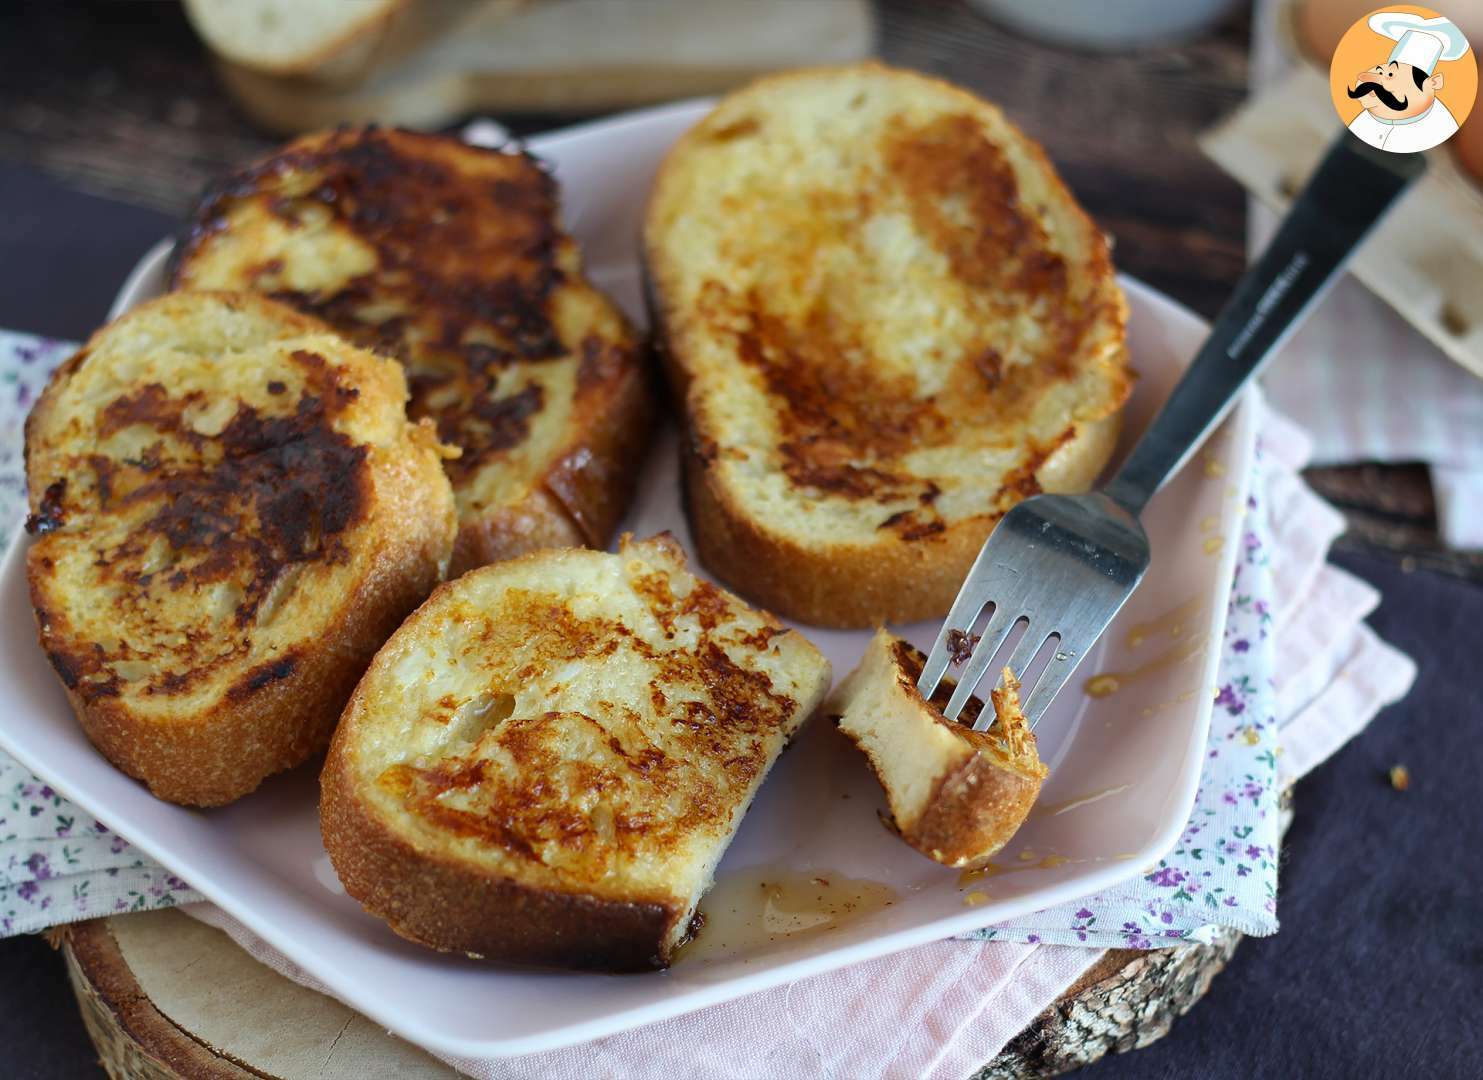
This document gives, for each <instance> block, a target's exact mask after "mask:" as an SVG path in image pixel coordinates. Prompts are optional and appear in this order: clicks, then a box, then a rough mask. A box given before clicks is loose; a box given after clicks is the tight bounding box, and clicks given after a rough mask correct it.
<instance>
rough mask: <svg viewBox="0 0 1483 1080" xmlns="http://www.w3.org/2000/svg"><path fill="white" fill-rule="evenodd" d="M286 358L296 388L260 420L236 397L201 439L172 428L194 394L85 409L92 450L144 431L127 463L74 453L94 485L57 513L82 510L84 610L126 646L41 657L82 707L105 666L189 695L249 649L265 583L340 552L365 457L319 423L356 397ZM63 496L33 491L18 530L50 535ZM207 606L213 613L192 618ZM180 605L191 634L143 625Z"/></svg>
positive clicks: (156, 394)
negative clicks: (111, 626) (99, 609)
mask: <svg viewBox="0 0 1483 1080" xmlns="http://www.w3.org/2000/svg"><path fill="white" fill-rule="evenodd" d="M291 358H292V361H293V363H294V364H295V365H297V366H298V367H299V369H300V370H301V372H302V373H303V379H304V387H303V391H302V393H301V395H300V396H299V398H298V399H297V401H296V402H290V401H287V400H284V402H283V407H284V409H285V410H286V411H284V412H282V413H277V412H275V413H272V414H265V413H263V412H262V411H260V410H258V409H256V408H254V407H252V406H250V405H248V404H247V403H246V402H243V401H240V400H239V401H238V402H237V406H236V409H235V411H234V412H233V413H232V415H231V417H230V419H229V420H228V421H227V422H226V423H225V425H224V426H223V427H222V428H221V430H220V431H219V433H217V434H214V435H213V434H203V433H202V432H201V431H200V430H198V429H197V427H195V426H192V424H191V423H190V422H189V421H188V420H187V419H186V412H187V410H188V409H190V408H191V407H193V406H197V405H200V404H202V402H203V400H204V397H205V395H204V394H202V393H201V392H199V391H196V392H191V393H187V394H184V395H182V396H179V397H176V396H172V395H171V393H170V391H169V390H168V389H167V388H166V387H164V386H163V385H161V384H159V383H149V384H146V385H144V386H142V387H139V388H138V389H136V390H134V391H132V392H129V393H126V394H123V395H122V396H120V397H117V398H115V399H114V400H112V401H111V402H109V403H108V404H107V405H105V406H104V407H103V408H102V409H101V410H100V411H99V418H98V421H97V432H98V438H99V439H100V440H106V439H108V438H109V437H110V436H112V435H115V434H117V433H119V432H122V431H125V430H126V429H137V428H146V429H149V430H150V432H151V435H150V436H147V438H149V439H150V440H151V441H150V442H149V445H148V449H146V450H145V451H144V452H143V453H142V454H141V456H139V457H138V458H123V459H119V460H115V459H113V458H109V457H106V456H104V455H102V454H91V455H88V457H87V458H86V459H85V465H86V467H87V468H88V469H89V470H90V471H91V472H92V473H93V476H94V485H93V488H92V491H91V493H88V492H87V491H86V489H83V490H81V491H79V493H78V495H77V499H78V500H87V501H88V502H90V503H91V505H88V504H85V503H84V502H83V501H79V502H78V503H77V504H76V506H75V507H73V508H72V509H75V510H77V511H79V512H82V513H83V514H84V516H85V515H86V514H93V515H95V516H91V517H87V516H85V520H87V521H89V522H90V524H89V525H88V526H87V527H88V528H89V529H90V530H91V531H92V532H93V533H94V534H95V535H96V536H97V537H98V541H97V548H96V550H97V558H96V561H95V562H94V564H93V572H94V575H95V578H96V582H97V586H98V590H99V591H98V600H97V602H98V603H113V604H116V605H118V606H119V608H120V610H119V612H118V618H117V625H118V626H120V627H128V628H130V632H131V633H132V634H135V635H137V637H136V642H135V643H134V644H131V643H130V642H129V641H123V640H120V641H116V642H111V643H108V644H107V645H105V644H104V643H95V644H94V645H93V647H92V648H91V649H89V650H87V651H86V652H82V653H78V654H75V655H67V656H63V655H60V654H57V653H54V654H53V655H52V662H53V665H54V666H55V667H56V668H57V671H58V673H59V674H61V675H62V677H63V679H64V680H65V681H67V682H68V685H70V686H73V687H74V688H75V689H76V690H77V691H78V692H79V693H80V694H81V695H82V696H83V698H84V699H92V698H95V697H99V696H111V695H116V694H117V693H118V692H119V689H120V676H119V674H118V671H119V665H120V664H121V663H130V662H132V663H133V664H135V665H136V666H138V668H139V672H138V677H140V678H144V679H147V680H148V681H147V684H146V690H145V692H146V693H151V694H154V693H159V694H180V693H185V692H189V691H191V690H193V689H195V688H196V686H198V685H199V684H200V683H201V682H202V681H203V680H206V679H208V678H209V677H210V675H209V673H210V670H211V669H212V668H213V667H215V666H217V665H218V664H220V663H223V662H225V661H227V660H229V659H231V658H232V657H234V656H237V655H243V654H245V653H246V652H247V651H248V650H249V649H250V648H251V632H252V628H253V627H254V626H255V625H256V623H257V621H258V617H259V614H260V611H261V609H262V608H263V606H264V604H265V602H267V600H268V598H269V597H270V595H271V594H272V593H273V591H274V589H275V587H285V586H291V584H292V578H293V576H294V574H295V573H296V572H297V570H296V568H298V567H301V566H303V565H305V564H308V563H313V562H320V561H326V562H331V563H334V562H339V561H342V560H344V559H345V558H346V557H347V551H346V548H345V545H344V543H343V539H342V538H343V535H344V534H345V533H346V532H347V530H349V529H351V528H353V527H354V526H355V525H356V524H357V523H358V522H359V521H361V520H362V518H363V517H364V514H365V507H366V505H367V498H368V492H367V488H366V485H367V483H368V480H367V476H366V474H367V469H368V466H367V464H366V448H365V447H364V446H360V445H355V444H353V443H352V442H351V441H350V440H349V439H348V438H347V437H346V436H345V435H343V434H341V433H340V432H338V431H336V430H335V429H334V427H333V420H334V418H335V417H336V416H337V415H338V414H339V413H340V412H341V411H342V410H343V409H344V408H345V406H346V405H347V404H348V403H349V402H351V401H353V400H355V398H356V396H357V393H358V392H357V390H356V389H355V387H353V386H348V385H345V384H344V383H343V382H342V381H341V376H340V373H339V372H338V371H337V369H335V368H334V367H332V366H331V365H330V364H328V363H327V362H326V361H325V359H324V358H323V357H321V356H319V355H317V354H316V353H313V352H309V351H304V350H299V351H297V352H295V353H293V354H292V357H291ZM278 385H279V386H280V389H281V390H286V387H283V385H282V384H278ZM270 392H271V390H270ZM66 494H67V487H66V484H65V482H62V481H59V482H58V483H56V484H53V485H51V487H50V488H48V489H47V494H46V496H45V497H44V498H43V500H42V509H41V512H40V514H38V515H36V517H37V518H38V519H39V520H40V524H39V525H38V526H36V527H35V528H33V531H37V532H45V531H48V530H49V529H52V528H58V527H65V524H66V521H67V516H68V508H67V507H66V506H65V498H66ZM109 538H113V539H109ZM177 594H180V595H181V596H182V597H183V599H177V598H175V597H176V595H177ZM207 596H212V597H216V598H218V599H217V603H225V604H227V605H229V609H230V610H229V612H226V613H215V612H207V611H203V610H201V607H202V605H203V603H204V602H205V598H206V597H207ZM180 603H184V604H186V605H187V606H188V608H189V609H191V610H192V614H193V616H194V618H195V619H196V620H197V621H198V623H199V625H198V627H197V628H195V629H182V628H180V627H179V625H178V616H177V617H176V618H174V619H171V618H169V617H165V618H163V621H159V622H157V620H156V614H155V613H156V611H157V610H158V609H163V608H169V607H174V606H176V605H178V604H180ZM42 614H43V618H45V617H46V615H45V613H44V612H43V613H42ZM216 614H227V623H228V625H229V626H230V627H232V628H233V630H231V631H229V632H228V633H227V634H225V635H222V634H212V633H211V632H210V631H209V629H207V628H206V623H207V622H208V621H209V620H211V619H212V618H213V617H214V615H216ZM177 631H179V632H177ZM146 643H149V644H146ZM151 648H156V649H158V650H159V651H158V652H152V651H150V650H151ZM293 666H294V660H293V658H292V657H282V658H279V659H276V660H273V661H271V662H268V663H266V664H264V665H262V666H260V667H258V668H256V669H254V670H252V671H251V672H249V673H248V674H247V675H246V676H245V677H244V678H243V679H242V680H241V681H240V682H239V683H238V684H237V685H235V686H233V687H232V688H231V689H230V690H229V695H230V696H234V697H241V696H245V695H247V694H250V693H253V692H255V691H257V690H259V689H261V688H263V687H264V686H267V685H268V684H270V683H272V682H275V681H277V680H280V679H284V678H287V677H288V676H289V675H290V674H291V673H292V671H293Z"/></svg>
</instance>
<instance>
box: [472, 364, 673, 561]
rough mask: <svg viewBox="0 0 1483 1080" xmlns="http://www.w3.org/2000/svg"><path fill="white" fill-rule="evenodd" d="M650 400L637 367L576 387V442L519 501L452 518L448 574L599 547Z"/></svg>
mask: <svg viewBox="0 0 1483 1080" xmlns="http://www.w3.org/2000/svg"><path fill="white" fill-rule="evenodd" d="M655 398H656V395H655V393H654V390H653V388H652V384H651V376H650V374H649V372H648V370H647V368H646V367H640V366H628V367H623V368H620V369H619V370H618V371H616V372H614V373H613V374H612V376H611V377H610V378H606V379H603V380H602V381H600V382H595V383H593V384H591V385H589V386H585V387H583V388H582V389H581V390H579V392H578V398H577V409H578V411H579V414H580V416H581V419H580V420H579V421H578V422H577V423H576V424H575V425H574V426H575V427H576V428H577V429H578V430H579V431H580V432H581V433H582V435H581V437H580V438H578V439H577V440H575V441H574V442H573V443H572V444H571V446H570V447H569V448H568V449H567V450H566V452H565V453H563V454H561V455H560V456H559V457H558V458H557V460H556V461H555V462H554V463H553V464H552V465H551V467H550V468H549V469H547V470H546V474H545V476H544V478H543V479H542V480H541V482H540V484H538V485H537V486H536V487H534V488H532V490H531V492H530V494H529V495H527V496H526V497H525V498H524V499H523V500H521V501H520V502H519V503H517V504H515V505H513V506H508V507H502V508H500V509H499V510H497V511H495V512H494V513H489V514H484V515H482V516H468V517H465V518H464V519H463V520H462V521H460V523H459V529H458V539H457V541H456V542H455V543H454V547H453V562H452V565H451V567H450V568H449V575H450V576H452V577H457V576H458V575H460V574H463V573H465V572H467V571H469V570H472V569H474V568H475V567H478V566H484V565H486V564H488V563H494V562H502V561H503V560H505V559H513V558H515V557H516V556H519V555H524V554H526V553H528V552H532V551H539V550H540V549H542V548H553V547H590V548H596V549H599V550H601V549H602V548H605V547H607V546H608V544H610V543H611V542H612V540H613V535H614V534H615V533H616V532H617V530H618V523H619V522H620V521H622V520H623V515H624V513H625V512H626V511H627V509H628V504H629V503H630V502H631V501H632V499H633V494H634V489H635V487H636V486H637V484H638V477H639V471H640V468H641V467H642V465H643V460H644V452H645V451H646V450H647V449H648V447H649V438H650V434H651V431H652V427H653V421H654V415H655Z"/></svg>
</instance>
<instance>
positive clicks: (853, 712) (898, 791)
mask: <svg viewBox="0 0 1483 1080" xmlns="http://www.w3.org/2000/svg"><path fill="white" fill-rule="evenodd" d="M923 660H924V657H923V656H922V654H921V653H920V652H919V651H918V650H916V649H913V648H912V647H911V646H910V645H908V644H907V643H906V642H904V641H900V640H898V639H894V638H892V637H891V636H890V635H889V634H888V633H887V632H886V631H884V630H881V631H878V632H877V634H876V637H875V638H874V639H873V640H872V641H871V643H870V645H869V646H868V647H867V649H866V653H865V656H864V658H862V660H861V662H860V666H859V667H858V668H856V669H855V671H853V672H851V673H850V675H849V676H848V677H847V678H846V680H845V681H844V682H843V683H842V684H841V685H840V687H839V688H838V689H837V690H836V691H835V693H834V695H833V696H832V698H831V699H830V701H829V703H828V704H827V705H826V706H825V709H826V711H827V712H829V713H830V714H832V715H834V716H835V717H836V722H837V723H838V724H839V728H840V731H841V732H842V733H843V734H844V735H845V737H846V738H848V739H849V740H850V741H851V742H853V743H854V744H855V745H856V746H858V747H859V748H860V750H861V752H863V753H864V754H865V756H866V759H867V760H868V761H869V762H870V766H871V769H872V771H874V772H875V774H876V778H877V779H878V780H879V781H880V783H881V787H882V788H883V789H884V790H885V793H886V798H887V802H888V804H889V805H890V808H891V812H892V817H893V824H894V825H895V828H896V830H897V832H898V834H899V835H900V836H901V838H902V839H903V840H905V841H906V842H907V843H908V844H910V845H911V846H912V847H914V848H916V849H917V850H918V851H919V852H921V853H922V854H923V855H926V856H927V857H928V858H929V859H932V860H933V861H934V862H940V863H942V864H944V865H946V866H954V867H970V868H973V867H980V866H983V865H984V864H986V863H987V862H988V861H989V860H990V859H991V858H992V857H993V856H994V855H995V854H996V853H997V852H998V851H999V850H1000V849H1001V848H1002V847H1003V846H1004V845H1005V844H1006V843H1008V842H1009V840H1010V839H1011V838H1012V837H1013V836H1014V834H1015V833H1016V832H1017V831H1018V830H1019V827H1020V826H1021V825H1022V824H1023V823H1024V821H1025V818H1026V817H1027V816H1029V813H1030V810H1031V808H1032V807H1033V806H1034V804H1035V800H1036V799H1037V798H1038V797H1039V795H1040V788H1041V785H1042V784H1043V783H1044V781H1045V776H1046V770H1045V768H1044V766H1042V765H1041V763H1040V759H1039V757H1038V755H1037V754H1036V752H1035V737H1034V735H1033V734H1031V733H1030V732H1029V731H1028V729H1026V728H1025V727H1024V717H1023V716H1022V715H1021V714H1020V712H1019V701H1018V695H1017V689H1018V684H1015V683H1012V684H1011V685H1009V686H1006V687H1004V688H1002V689H999V690H995V691H994V694H993V706H994V711H995V726H994V727H993V728H991V729H990V731H989V732H984V733H979V732H974V731H972V730H971V729H970V728H969V727H968V726H967V724H971V722H972V720H973V719H974V718H975V717H977V715H978V714H979V712H980V710H981V709H982V708H983V703H982V702H981V701H979V700H978V699H977V698H970V699H969V701H968V704H967V705H966V706H965V708H964V711H963V714H962V718H963V719H964V720H965V721H967V723H959V722H958V721H952V720H948V719H947V718H946V717H945V716H944V715H943V713H942V705H944V704H945V703H946V702H947V700H948V698H949V697H950V696H951V694H952V691H953V689H954V683H953V681H952V680H951V679H944V680H943V683H942V685H941V686H939V688H938V690H937V693H936V694H934V696H933V700H931V701H927V700H926V699H924V698H923V697H922V695H921V694H920V693H919V692H918V691H917V688H916V679H917V676H918V675H919V674H920V672H921V665H922V662H923ZM883 726H889V727H891V728H894V729H896V730H897V732H899V733H902V734H903V736H904V739H905V746H904V747H903V746H901V745H895V746H894V747H893V746H892V745H891V744H889V743H888V741H887V739H885V738H883V737H882V736H881V735H880V733H879V732H880V728H881V727H883ZM908 754H919V755H920V756H919V757H918V758H915V759H913V760H912V761H910V762H908V761H907V760H906V757H907V755H908ZM924 774H926V779H928V780H929V781H930V783H929V784H928V786H927V789H926V791H927V793H926V795H925V798H923V799H920V800H918V799H916V798H914V797H913V796H912V794H911V792H910V791H908V788H909V787H910V788H911V790H912V791H919V790H920V786H919V785H920V783H921V781H922V780H923V778H924ZM918 803H919V805H918Z"/></svg>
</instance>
